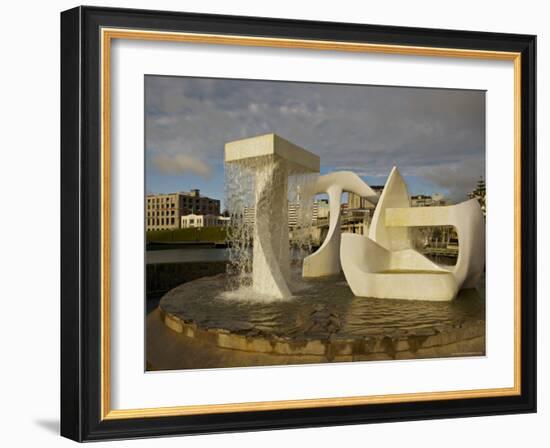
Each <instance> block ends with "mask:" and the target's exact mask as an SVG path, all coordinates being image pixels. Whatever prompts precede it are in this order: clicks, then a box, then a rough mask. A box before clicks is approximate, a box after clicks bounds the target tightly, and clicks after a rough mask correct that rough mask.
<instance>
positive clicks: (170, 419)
mask: <svg viewBox="0 0 550 448" xmlns="http://www.w3.org/2000/svg"><path fill="white" fill-rule="evenodd" d="M104 27H109V28H129V29H145V30H160V31H175V32H180V31H181V32H188V33H208V34H221V35H244V36H256V37H267V38H288V39H303V40H316V41H325V40H326V41H337V42H359V43H374V44H393V45H402V46H416V47H426V48H432V47H437V48H448V49H455V48H460V49H467V50H487V51H497V52H515V53H520V54H521V88H520V93H521V111H520V113H521V154H520V159H521V172H520V174H521V198H520V199H521V244H520V245H521V252H520V253H521V260H520V264H521V310H520V312H521V318H520V322H521V326H520V328H521V333H520V334H521V354H520V363H519V368H520V372H521V376H520V378H521V380H520V383H521V393H520V394H519V395H514V396H502V397H485V398H465V399H442V400H441V399H439V400H432V401H418V402H406V403H387V404H367V405H346V406H330V407H313V408H305V409H283V410H280V409H279V410H264V411H247V412H230V413H209V414H201V415H180V416H159V417H155V416H152V417H142V418H119V419H102V410H101V406H102V405H101V387H102V384H101V382H102V378H101V346H100V339H101V288H102V285H101V281H102V280H101V249H100V238H101V213H102V209H101V183H100V179H101V151H100V138H101V134H100V133H101V120H100V115H101V110H100V99H101V82H100V78H101V68H100V30H101V28H104ZM535 55H536V37H535V36H532V35H518V34H502V33H488V32H472V31H455V30H439V29H421V28H405V27H393V26H379V25H363V24H351V23H332V22H313V21H301V20H281V19H272V18H256V17H238V16H222V15H205V14H191V13H181V12H167V11H144V10H132V9H112V8H100V7H77V8H74V9H71V10H68V11H65V12H63V13H61V323H62V324H61V435H63V436H65V437H68V438H70V439H73V440H76V441H92V440H103V439H120V438H139V437H153V436H162V435H184V434H200V433H216V432H232V431H250V430H268V429H282V428H299V427H315V426H331V425H342V424H364V423H375V422H391V421H403V420H419V419H435V418H452V417H469V416H481V415H499V414H511V413H529V412H536V384H537V378H536V287H537V286H536V148H535V141H536V63H535V57H536V56H535Z"/></svg>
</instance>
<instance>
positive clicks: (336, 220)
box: [302, 171, 378, 278]
mask: <svg viewBox="0 0 550 448" xmlns="http://www.w3.org/2000/svg"><path fill="white" fill-rule="evenodd" d="M344 191H347V192H351V193H356V194H358V195H360V196H363V197H367V198H368V199H369V200H370V201H371V202H373V203H376V201H377V200H378V195H377V194H376V193H375V192H374V190H372V189H371V188H370V187H369V186H368V185H367V184H366V183H365V182H364V181H363V180H362V179H361V178H360V177H359V176H358V175H357V174H355V173H354V172H352V171H338V172H334V173H329V174H326V175H324V176H319V178H318V179H317V182H316V184H315V186H314V192H315V194H320V193H327V194H328V197H329V207H330V218H329V229H328V233H327V236H326V238H325V240H324V241H323V244H322V245H321V247H319V249H317V251H315V252H314V253H313V254H311V255H309V256H308V257H306V258H305V259H304V264H303V268H302V276H303V277H310V278H311V277H324V276H328V275H335V274H339V273H340V271H341V270H342V267H341V265H340V233H341V232H340V220H341V216H340V215H341V204H340V201H341V197H342V193H343V192H344Z"/></svg>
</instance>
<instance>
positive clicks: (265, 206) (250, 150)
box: [225, 134, 320, 298]
mask: <svg viewBox="0 0 550 448" xmlns="http://www.w3.org/2000/svg"><path fill="white" fill-rule="evenodd" d="M225 163H244V164H246V166H247V167H249V168H250V169H251V170H252V172H254V176H255V178H254V202H255V204H254V209H255V211H254V213H255V216H254V237H253V239H254V246H253V255H252V287H253V288H254V290H256V291H258V292H259V293H261V294H263V295H266V296H270V297H276V298H287V297H290V296H291V292H290V290H289V288H288V281H289V280H290V244H289V238H288V224H287V223H288V197H287V196H288V176H289V174H290V173H291V172H292V173H306V172H318V171H319V166H320V161H319V157H318V156H316V155H315V154H312V153H310V152H308V151H306V150H305V149H303V148H300V147H299V146H296V145H294V144H292V143H290V142H288V141H286V140H284V139H283V138H281V137H279V136H277V135H275V134H266V135H260V136H257V137H251V138H247V139H243V140H237V141H233V142H228V143H226V145H225Z"/></svg>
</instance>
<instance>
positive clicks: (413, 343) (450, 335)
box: [159, 274, 485, 361]
mask: <svg viewBox="0 0 550 448" xmlns="http://www.w3.org/2000/svg"><path fill="white" fill-rule="evenodd" d="M223 277H224V274H220V275H218V276H212V277H203V278H200V279H197V280H193V281H191V282H188V283H184V284H182V285H179V286H178V287H176V288H174V289H172V290H171V291H169V292H168V293H167V294H165V296H164V297H163V298H162V299H161V302H160V304H159V310H160V316H161V319H162V321H163V323H164V325H166V326H167V327H168V328H170V329H171V330H173V331H175V332H177V333H181V334H183V335H185V336H187V337H190V338H194V339H199V340H202V341H205V342H208V343H209V344H213V345H214V346H216V347H218V348H221V349H229V350H237V351H245V352H255V353H264V354H271V355H284V356H317V357H323V358H325V359H326V360H328V361H339V360H349V359H350V358H354V357H365V356H373V355H374V356H376V355H384V356H388V357H389V358H390V359H400V358H401V359H409V358H414V357H415V356H414V353H416V352H417V351H418V350H430V349H432V350H437V349H438V348H439V347H442V346H446V345H449V344H455V343H456V344H457V343H461V342H464V341H468V340H473V339H474V338H479V337H483V336H484V334H485V320H471V321H466V322H461V323H457V324H455V325H435V326H434V327H431V328H425V329H414V330H411V331H406V330H391V331H385V330H384V331H382V332H380V331H373V332H372V334H370V335H365V336H357V337H341V336H339V335H338V334H337V333H332V334H330V335H328V337H323V338H312V337H305V336H304V337H296V336H281V335H276V334H271V333H266V332H262V331H258V330H256V329H254V328H250V329H249V330H246V329H244V330H239V331H235V330H230V329H227V328H219V327H209V326H207V325H203V324H201V323H200V322H196V320H194V318H193V316H192V315H191V313H189V312H185V311H183V310H180V311H178V312H170V311H168V310H167V309H166V308H167V307H166V306H165V304H166V303H167V302H168V301H169V300H170V299H171V298H172V297H175V296H177V295H180V294H182V293H183V294H185V293H186V291H185V290H186V289H190V286H196V285H199V286H200V283H204V282H207V283H211V282H213V281H220V279H222V278H223ZM228 306H229V305H228ZM438 356H441V355H438ZM454 356H456V355H454ZM419 357H420V358H422V357H424V356H419ZM427 357H429V356H427Z"/></svg>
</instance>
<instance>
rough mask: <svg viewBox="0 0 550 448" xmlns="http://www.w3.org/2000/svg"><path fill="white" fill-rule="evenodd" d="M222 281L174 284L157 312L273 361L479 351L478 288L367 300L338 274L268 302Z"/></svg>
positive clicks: (196, 334)
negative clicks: (436, 296)
mask: <svg viewBox="0 0 550 448" xmlns="http://www.w3.org/2000/svg"><path fill="white" fill-rule="evenodd" d="M226 285H227V276H226V275H225V274H222V275H218V276H212V277H203V278H201V279H198V280H194V281H191V282H188V283H185V284H182V285H180V286H178V287H176V288H174V289H172V290H171V291H169V292H168V293H167V294H166V295H165V296H164V297H163V298H162V299H161V301H160V304H159V309H160V316H161V319H162V320H163V322H164V324H165V325H166V326H168V327H169V328H171V329H172V330H174V331H176V332H178V333H182V334H183V335H185V336H187V337H189V338H194V339H199V340H201V341H202V342H205V343H207V344H208V346H209V347H217V348H219V349H223V350H235V351H241V352H254V353H264V354H269V355H274V356H272V357H271V358H270V359H272V360H273V361H270V363H272V364H276V363H277V361H276V359H277V358H276V356H278V355H281V356H282V358H284V362H281V363H285V364H288V363H291V362H293V361H292V360H293V357H295V358H296V360H297V362H300V363H301V362H319V361H351V360H374V359H407V358H430V357H444V356H472V355H483V354H484V353H485V336H484V335H485V298H484V291H483V289H481V290H463V291H461V292H460V293H459V295H458V296H457V298H456V299H455V300H453V301H450V302H428V301H416V300H394V299H373V298H364V297H355V296H354V295H353V294H352V292H351V290H350V289H349V287H348V285H347V283H346V282H345V280H344V279H343V277H338V278H328V279H322V280H319V279H316V280H309V281H306V280H300V281H299V284H298V288H297V289H298V290H299V292H297V293H296V294H295V295H294V296H293V297H292V298H289V299H287V300H271V301H270V300H266V299H265V298H264V299H262V300H257V297H255V296H257V294H256V295H255V294H254V293H253V292H252V291H250V290H248V291H238V292H229V293H228V292H227V291H226ZM294 290H296V285H295V287H294ZM186 355H187V356H192V355H191V354H189V353H187V354H186ZM308 356H310V357H312V358H311V360H310V361H308V360H307V357H308ZM197 367H200V366H197ZM219 367H224V366H223V365H220V366H219Z"/></svg>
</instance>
